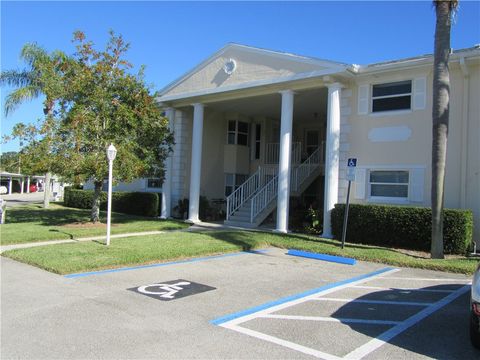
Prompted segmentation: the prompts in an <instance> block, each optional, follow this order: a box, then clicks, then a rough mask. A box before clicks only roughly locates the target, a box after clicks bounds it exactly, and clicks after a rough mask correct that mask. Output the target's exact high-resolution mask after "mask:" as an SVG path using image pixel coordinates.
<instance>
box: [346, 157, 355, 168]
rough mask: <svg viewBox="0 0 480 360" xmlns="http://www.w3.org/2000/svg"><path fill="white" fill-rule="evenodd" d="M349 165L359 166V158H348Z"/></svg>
mask: <svg viewBox="0 0 480 360" xmlns="http://www.w3.org/2000/svg"><path fill="white" fill-rule="evenodd" d="M347 166H348V167H356V166H357V159H356V158H350V159H348V161H347Z"/></svg>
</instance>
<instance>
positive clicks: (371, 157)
mask: <svg viewBox="0 0 480 360" xmlns="http://www.w3.org/2000/svg"><path fill="white" fill-rule="evenodd" d="M479 68H480V67H479V66H478V65H475V66H469V73H470V79H469V89H468V92H469V94H468V98H469V107H468V115H467V116H464V111H463V107H464V103H463V101H464V98H466V96H467V94H465V93H464V76H463V73H462V71H461V68H460V66H459V65H458V64H452V65H451V67H450V77H451V98H450V126H449V136H448V151H447V173H446V179H445V206H446V207H448V208H460V207H465V208H470V209H472V210H473V212H474V217H475V239H477V241H479V240H480V231H479V228H480V226H479V225H480V185H479V184H480V171H479V167H480V165H479V164H480V148H479V142H480V119H479V110H480V109H479V101H478V99H480V88H479V87H480V85H479V84H480V78H479V76H480V75H479ZM432 75H433V74H432V68H431V65H430V66H425V67H421V68H417V69H412V70H408V71H407V70H401V71H391V72H385V73H381V74H375V75H372V74H370V75H368V76H360V77H358V79H356V81H354V82H352V84H350V85H349V87H348V88H347V89H345V90H351V91H352V97H351V105H352V106H351V114H349V115H348V116H347V117H346V118H347V119H348V120H347V121H348V126H349V128H350V131H349V133H348V134H344V136H346V139H347V147H348V152H347V153H348V157H356V158H357V159H358V165H357V166H358V167H359V168H360V169H362V168H364V169H367V172H366V174H367V179H366V183H368V169H371V168H379V169H380V168H382V167H383V165H387V168H395V167H397V168H398V169H413V168H424V169H425V172H424V179H423V180H424V181H423V182H424V186H423V199H422V201H409V202H408V204H411V205H423V206H430V204H431V201H430V189H431V184H430V181H431V141H432V116H431V109H432V81H433V80H432ZM424 76H426V78H427V82H426V84H427V85H426V105H425V108H424V109H422V110H412V111H406V112H398V113H390V114H389V113H382V114H371V113H369V114H367V115H359V114H358V87H359V86H360V85H363V84H372V83H373V84H375V83H388V82H394V81H402V80H413V79H415V78H419V77H424ZM345 90H344V91H345ZM370 97H371V91H370ZM369 101H371V99H369ZM467 124H468V125H467ZM465 126H468V130H467V131H465V129H464V127H465ZM383 127H397V128H398V127H402V129H403V130H405V127H406V128H408V129H409V130H410V131H411V134H410V136H409V138H408V139H406V140H405V141H390V142H372V141H371V140H370V139H369V133H370V131H371V130H372V129H374V128H383ZM465 143H466V144H467V145H465V147H464V149H465V151H466V155H464V156H463V157H462V147H463V146H464V145H463V144H465ZM462 161H463V162H464V165H463V166H465V167H466V175H467V176H466V179H465V180H464V181H465V182H462ZM340 167H341V171H342V169H345V167H346V163H345V162H343V163H341V166H340ZM358 184H359V183H358V182H357V183H356V184H355V186H357V185H358ZM355 186H354V187H353V195H355ZM363 186H366V188H365V189H366V190H365V191H366V194H365V195H366V196H365V198H364V199H355V196H354V199H353V201H354V202H359V203H365V202H368V201H369V200H368V184H365V185H363ZM462 188H465V189H466V191H465V193H463V192H462ZM462 194H464V196H465V198H464V199H463V200H462ZM479 242H480V241H479Z"/></svg>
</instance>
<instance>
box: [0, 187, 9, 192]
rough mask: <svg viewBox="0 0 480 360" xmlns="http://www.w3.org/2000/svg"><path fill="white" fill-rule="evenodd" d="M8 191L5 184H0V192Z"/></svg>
mask: <svg viewBox="0 0 480 360" xmlns="http://www.w3.org/2000/svg"><path fill="white" fill-rule="evenodd" d="M6 193H8V189H7V187H6V186H0V194H6Z"/></svg>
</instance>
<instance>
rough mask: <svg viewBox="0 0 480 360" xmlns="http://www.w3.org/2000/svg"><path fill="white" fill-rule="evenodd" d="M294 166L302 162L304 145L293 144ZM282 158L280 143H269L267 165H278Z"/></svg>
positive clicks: (266, 150) (266, 157) (266, 156)
mask: <svg viewBox="0 0 480 360" xmlns="http://www.w3.org/2000/svg"><path fill="white" fill-rule="evenodd" d="M291 157H292V160H291V161H292V164H300V163H301V162H302V143H301V142H298V141H296V142H293V143H292V155H291ZM279 158H280V143H267V144H266V148H265V164H278V161H279Z"/></svg>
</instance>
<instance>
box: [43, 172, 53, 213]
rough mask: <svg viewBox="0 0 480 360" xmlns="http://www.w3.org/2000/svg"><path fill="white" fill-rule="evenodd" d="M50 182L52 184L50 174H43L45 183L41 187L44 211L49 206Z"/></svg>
mask: <svg viewBox="0 0 480 360" xmlns="http://www.w3.org/2000/svg"><path fill="white" fill-rule="evenodd" d="M51 182H52V173H51V172H47V173H46V174H45V183H44V187H43V207H44V208H45V209H46V208H48V207H49V206H50V194H51Z"/></svg>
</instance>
